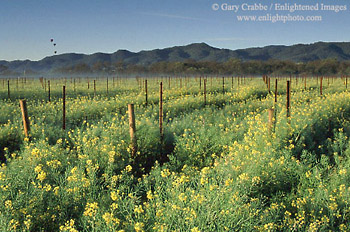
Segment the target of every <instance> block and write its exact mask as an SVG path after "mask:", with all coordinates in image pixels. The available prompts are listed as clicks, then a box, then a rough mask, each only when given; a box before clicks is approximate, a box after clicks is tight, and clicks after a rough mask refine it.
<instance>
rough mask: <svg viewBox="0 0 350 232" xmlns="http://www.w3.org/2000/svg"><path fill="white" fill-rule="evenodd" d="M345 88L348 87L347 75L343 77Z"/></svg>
mask: <svg viewBox="0 0 350 232" xmlns="http://www.w3.org/2000/svg"><path fill="white" fill-rule="evenodd" d="M345 88H346V89H348V77H347V76H346V77H345Z"/></svg>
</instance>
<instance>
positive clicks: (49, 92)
mask: <svg viewBox="0 0 350 232" xmlns="http://www.w3.org/2000/svg"><path fill="white" fill-rule="evenodd" d="M47 87H48V90H49V91H48V97H49V102H51V88H50V81H47Z"/></svg>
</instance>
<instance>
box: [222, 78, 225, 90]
mask: <svg viewBox="0 0 350 232" xmlns="http://www.w3.org/2000/svg"><path fill="white" fill-rule="evenodd" d="M222 93H223V94H224V93H225V77H222Z"/></svg>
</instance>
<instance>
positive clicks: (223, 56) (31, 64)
mask: <svg viewBox="0 0 350 232" xmlns="http://www.w3.org/2000/svg"><path fill="white" fill-rule="evenodd" d="M231 58H236V59H241V60H243V61H248V60H263V61H266V60H269V59H276V60H290V61H294V62H308V61H314V60H320V59H327V58H335V59H337V60H339V61H344V60H350V42H317V43H313V44H297V45H292V46H283V45H271V46H266V47H261V48H247V49H238V50H229V49H219V48H215V47H211V46H209V45H208V44H206V43H194V44H190V45H186V46H175V47H170V48H165V49H155V50H150V51H140V52H137V53H135V52H130V51H127V50H118V51H117V52H115V53H112V54H107V53H94V54H91V55H85V54H76V53H67V54H61V55H55V56H49V57H45V58H44V59H42V60H39V61H30V60H24V61H20V60H17V61H10V62H9V61H4V60H1V61H0V65H3V66H6V67H7V68H8V69H9V70H10V71H13V72H20V73H22V72H23V70H31V71H33V72H38V73H41V72H52V71H54V70H57V69H59V68H62V67H69V66H73V65H77V64H81V63H85V64H87V65H90V66H92V65H93V64H95V63H96V62H102V63H103V62H109V63H116V62H120V61H123V62H124V64H137V65H143V66H147V65H150V64H153V63H157V62H160V61H165V62H174V61H186V60H189V59H191V60H195V61H216V62H224V61H227V60H229V59H231Z"/></svg>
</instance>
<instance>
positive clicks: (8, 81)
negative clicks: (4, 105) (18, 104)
mask: <svg viewBox="0 0 350 232" xmlns="http://www.w3.org/2000/svg"><path fill="white" fill-rule="evenodd" d="M7 98H8V99H9V100H10V99H11V96H10V80H7Z"/></svg>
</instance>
